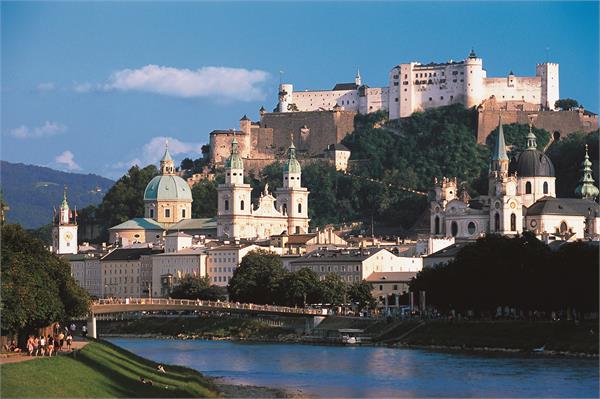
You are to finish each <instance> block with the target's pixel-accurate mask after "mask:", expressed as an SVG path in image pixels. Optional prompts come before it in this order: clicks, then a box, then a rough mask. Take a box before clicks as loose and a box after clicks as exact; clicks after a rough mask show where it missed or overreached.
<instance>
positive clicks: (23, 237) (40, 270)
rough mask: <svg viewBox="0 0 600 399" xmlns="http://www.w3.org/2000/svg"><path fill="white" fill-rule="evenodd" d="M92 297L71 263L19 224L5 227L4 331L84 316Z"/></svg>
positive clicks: (3, 272) (3, 263)
mask: <svg viewBox="0 0 600 399" xmlns="http://www.w3.org/2000/svg"><path fill="white" fill-rule="evenodd" d="M88 308H89V297H88V295H87V293H86V292H85V290H83V289H82V288H81V287H79V286H78V285H77V283H76V282H75V280H74V279H73V277H71V270H70V266H69V264H68V263H67V262H66V261H64V260H62V259H61V258H59V257H57V256H56V255H54V254H52V253H50V252H49V251H48V250H47V249H46V248H45V247H44V245H43V243H42V242H41V241H39V240H37V239H35V238H33V237H32V236H30V235H29V234H28V233H27V232H25V231H24V230H23V229H22V228H21V227H20V226H18V225H3V226H2V331H3V332H6V331H12V332H16V331H27V330H30V329H32V328H37V327H45V326H47V325H49V324H50V323H52V322H54V321H65V320H67V319H68V318H70V317H76V316H83V315H85V314H86V313H87V311H88Z"/></svg>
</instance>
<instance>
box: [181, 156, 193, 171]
mask: <svg viewBox="0 0 600 399" xmlns="http://www.w3.org/2000/svg"><path fill="white" fill-rule="evenodd" d="M179 166H180V167H181V169H183V170H189V169H192V168H193V167H194V161H192V159H191V158H183V160H182V161H181V163H180V165H179Z"/></svg>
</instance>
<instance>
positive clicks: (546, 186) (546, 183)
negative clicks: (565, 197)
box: [544, 181, 548, 194]
mask: <svg viewBox="0 0 600 399" xmlns="http://www.w3.org/2000/svg"><path fill="white" fill-rule="evenodd" d="M544 194H548V182H547V181H545V182H544Z"/></svg>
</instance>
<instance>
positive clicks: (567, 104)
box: [554, 98, 579, 111]
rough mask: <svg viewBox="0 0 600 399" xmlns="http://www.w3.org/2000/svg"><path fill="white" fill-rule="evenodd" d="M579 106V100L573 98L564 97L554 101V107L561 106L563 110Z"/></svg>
mask: <svg viewBox="0 0 600 399" xmlns="http://www.w3.org/2000/svg"><path fill="white" fill-rule="evenodd" d="M578 106H579V102H578V101H577V100H573V99H572V98H562V99H560V100H556V102H555V103H554V108H560V109H562V110H563V111H568V110H570V109H573V108H577V107H578Z"/></svg>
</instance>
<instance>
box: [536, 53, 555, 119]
mask: <svg viewBox="0 0 600 399" xmlns="http://www.w3.org/2000/svg"><path fill="white" fill-rule="evenodd" d="M535 75H536V76H539V77H541V79H542V94H541V99H540V103H541V105H542V107H543V108H545V109H549V110H551V109H555V107H554V103H555V102H556V100H558V99H559V80H558V64H556V63H553V62H545V63H543V64H537V65H536V67H535Z"/></svg>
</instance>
